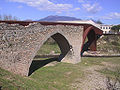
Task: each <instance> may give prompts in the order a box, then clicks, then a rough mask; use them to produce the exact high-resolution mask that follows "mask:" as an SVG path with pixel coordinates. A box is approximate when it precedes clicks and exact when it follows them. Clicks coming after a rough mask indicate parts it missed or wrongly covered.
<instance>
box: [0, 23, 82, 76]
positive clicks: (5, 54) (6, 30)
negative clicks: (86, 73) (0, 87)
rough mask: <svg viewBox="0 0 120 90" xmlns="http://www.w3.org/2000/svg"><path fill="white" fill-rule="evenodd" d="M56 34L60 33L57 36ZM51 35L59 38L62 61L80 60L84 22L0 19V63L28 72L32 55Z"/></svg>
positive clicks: (16, 71) (6, 67)
mask: <svg viewBox="0 0 120 90" xmlns="http://www.w3.org/2000/svg"><path fill="white" fill-rule="evenodd" d="M58 35H61V37H60V38H59V36H58ZM51 36H53V37H54V38H55V40H56V42H58V44H59V46H60V48H61V50H62V49H63V50H62V53H61V56H60V58H61V57H62V61H64V62H68V63H78V62H80V60H81V57H80V51H81V45H82V39H83V26H74V25H41V24H40V23H30V24H29V25H28V26H21V25H19V24H6V23H0V67H1V68H4V69H6V70H8V71H11V72H14V73H16V74H20V75H22V76H27V75H28V73H29V67H30V65H31V63H32V60H33V58H34V56H35V55H36V53H37V51H38V50H39V49H40V47H41V46H42V45H43V43H44V42H45V41H46V40H47V39H48V38H49V37H51ZM62 41H64V43H63V42H62ZM66 43H68V45H66ZM67 46H69V47H70V48H69V50H68V49H67V50H66V51H65V50H64V48H66V47H67ZM66 52H67V53H66Z"/></svg>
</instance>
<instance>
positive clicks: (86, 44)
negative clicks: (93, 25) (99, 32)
mask: <svg viewBox="0 0 120 90" xmlns="http://www.w3.org/2000/svg"><path fill="white" fill-rule="evenodd" d="M95 40H96V34H95V31H94V30H93V29H91V30H89V32H88V33H87V35H86V36H85V39H84V41H83V46H82V50H81V56H82V55H83V53H84V52H85V51H88V50H91V48H94V47H91V45H92V43H93V42H94V41H95Z"/></svg>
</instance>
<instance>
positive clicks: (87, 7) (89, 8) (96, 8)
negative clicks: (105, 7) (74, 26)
mask: <svg viewBox="0 0 120 90" xmlns="http://www.w3.org/2000/svg"><path fill="white" fill-rule="evenodd" d="M82 6H83V8H84V9H85V10H86V11H87V12H89V13H92V14H95V13H97V12H99V11H100V10H101V9H102V7H101V6H99V4H98V3H94V4H92V5H91V4H82Z"/></svg>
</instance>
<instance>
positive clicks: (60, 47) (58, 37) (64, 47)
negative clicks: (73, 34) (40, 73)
mask: <svg viewBox="0 0 120 90" xmlns="http://www.w3.org/2000/svg"><path fill="white" fill-rule="evenodd" d="M50 40H51V41H50ZM51 46H52V47H51ZM70 47H71V46H70V44H69V42H68V40H67V39H66V38H65V37H64V36H63V35H62V34H60V33H56V34H54V35H52V36H50V38H48V39H47V40H46V41H45V42H44V43H43V45H42V46H41V47H40V49H39V50H38V52H37V54H36V55H35V57H34V59H33V61H32V63H31V65H30V68H29V74H28V75H31V74H32V73H33V72H34V71H35V70H37V69H39V68H41V67H43V66H45V65H46V64H48V63H50V62H53V61H58V62H60V61H61V60H62V59H63V58H64V57H65V56H66V54H67V53H68V52H69V50H70ZM48 48H50V50H52V51H53V52H51V51H48V52H47V53H46V50H48ZM53 49H54V50H53ZM56 49H57V50H56ZM56 53H57V54H58V55H55V56H54V55H52V54H56ZM41 54H42V57H41ZM45 54H47V55H48V59H45V58H46V57H47V56H45ZM49 54H50V55H49ZM41 58H42V59H41Z"/></svg>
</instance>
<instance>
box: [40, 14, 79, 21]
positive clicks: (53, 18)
mask: <svg viewBox="0 0 120 90" xmlns="http://www.w3.org/2000/svg"><path fill="white" fill-rule="evenodd" d="M75 20H81V19H78V18H75V17H69V16H57V15H55V16H52V15H51V16H48V17H45V18H43V19H40V20H38V21H75Z"/></svg>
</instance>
